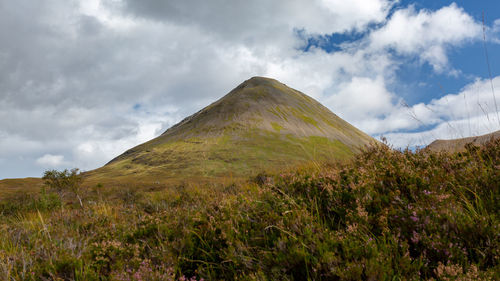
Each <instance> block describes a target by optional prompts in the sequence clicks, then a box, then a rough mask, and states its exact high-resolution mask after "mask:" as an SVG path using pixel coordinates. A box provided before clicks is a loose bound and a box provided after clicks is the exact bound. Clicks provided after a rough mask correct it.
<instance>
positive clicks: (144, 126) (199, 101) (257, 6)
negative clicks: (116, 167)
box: [0, 0, 500, 179]
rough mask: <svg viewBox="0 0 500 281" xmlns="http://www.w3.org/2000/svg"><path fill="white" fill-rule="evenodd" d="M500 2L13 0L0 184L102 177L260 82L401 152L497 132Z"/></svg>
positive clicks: (3, 49) (5, 28)
mask: <svg viewBox="0 0 500 281" xmlns="http://www.w3.org/2000/svg"><path fill="white" fill-rule="evenodd" d="M491 2H492V1H486V0H483V1H475V2H474V3H466V2H465V1H427V0H425V1H389V0H365V1H363V0H358V1H349V3H346V2H344V1H335V0H331V1H310V2H309V1H302V2H301V1H296V2H292V3H289V2H287V1H284V0H283V1H275V2H272V3H268V2H266V1H255V2H251V3H247V2H245V1H235V2H234V3H233V4H232V5H226V4H225V2H224V1H214V2H211V3H206V2H203V1H197V0H190V1H178V2H170V3H164V2H162V1H155V0H147V1H141V2H135V1H130V0H92V1H84V0H73V1H63V0H52V1H49V2H44V3H32V2H31V1H27V0H21V1H16V2H5V3H3V4H2V5H1V6H0V7H1V8H0V23H1V24H0V34H1V36H2V38H3V39H4V40H2V43H1V44H0V71H1V73H2V75H1V76H0V77H2V78H0V79H1V82H0V120H2V121H1V122H0V136H2V140H1V141H0V179H5V178H24V177H40V176H42V174H43V171H45V170H48V169H65V168H73V167H77V168H80V169H81V170H91V169H95V168H98V167H100V166H102V165H104V164H105V163H106V162H108V161H109V160H111V159H112V158H114V157H116V156H118V155H119V154H121V153H123V152H124V151H126V150H127V149H129V148H132V147H134V146H136V145H138V144H140V143H143V142H145V141H148V140H150V139H152V138H154V137H157V136H159V135H160V134H162V133H163V132H165V131H166V130H167V128H169V127H171V126H172V125H174V124H176V123H177V122H179V121H181V120H182V119H183V118H185V117H187V116H189V115H191V114H193V113H195V112H197V111H198V110H200V109H201V108H204V107H205V106H208V105H209V104H210V103H211V102H214V101H216V100H218V99H219V98H221V97H222V96H224V95H225V94H227V93H228V92H229V91H230V90H231V89H233V88H234V87H236V86H237V85H238V84H240V83H241V82H243V81H244V80H246V79H249V78H250V77H254V76H264V77H269V78H273V79H276V80H278V81H280V82H282V83H284V84H286V85H288V86H289V87H292V88H294V89H297V90H299V91H301V92H303V93H305V94H306V95H309V96H311V97H312V98H314V99H315V100H317V101H319V102H320V103H322V104H323V105H324V106H326V107H327V108H328V109H330V110H331V111H332V112H333V113H335V114H336V115H338V116H339V117H341V118H342V119H344V120H345V121H347V122H349V123H350V124H352V125H353V126H355V127H357V128H358V129H360V130H362V131H363V132H366V133H367V134H369V135H370V136H372V137H374V138H376V139H380V138H381V137H382V136H383V137H385V138H387V140H388V141H389V143H390V144H392V145H394V146H395V147H396V148H404V147H417V146H423V145H427V144H429V143H430V142H432V141H433V140H435V139H452V138H462V137H470V136H477V135H483V134H486V133H491V132H494V131H497V130H500V116H499V107H500V96H499V95H498V93H499V92H500V90H499V89H500V67H499V66H498V65H496V64H495V62H498V61H500V3H491ZM483 15H484V22H483Z"/></svg>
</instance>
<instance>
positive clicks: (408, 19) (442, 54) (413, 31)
mask: <svg viewBox="0 0 500 281" xmlns="http://www.w3.org/2000/svg"><path fill="white" fill-rule="evenodd" d="M480 35H481V24H480V23H478V22H476V21H475V20H474V19H473V18H472V17H471V16H470V15H468V14H467V13H466V12H465V11H464V10H463V9H462V8H460V7H458V6H457V5H456V4H455V3H452V4H451V5H449V6H447V7H443V8H441V9H439V10H437V11H435V12H431V11H427V10H420V11H416V10H415V8H413V7H411V6H410V7H409V8H405V9H400V10H397V11H396V12H394V14H393V15H392V17H391V18H390V19H389V21H388V22H387V24H385V25H384V26H383V27H382V28H380V29H378V30H376V31H375V32H373V33H371V35H370V44H371V46H372V48H375V49H385V48H392V49H394V50H396V51H397V52H398V53H400V54H403V55H420V58H421V59H422V60H423V61H425V62H428V63H430V64H431V65H432V66H433V67H434V69H435V70H436V71H438V72H441V71H443V70H445V69H446V68H447V67H448V58H447V56H446V49H447V48H448V47H449V46H451V45H454V46H456V45H460V44H462V43H464V42H465V41H467V40H472V39H477V38H479V37H480Z"/></svg>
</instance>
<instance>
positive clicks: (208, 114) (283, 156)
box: [86, 77, 375, 186]
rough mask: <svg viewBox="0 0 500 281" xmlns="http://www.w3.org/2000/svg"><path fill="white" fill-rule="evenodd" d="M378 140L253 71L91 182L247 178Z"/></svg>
mask: <svg viewBox="0 0 500 281" xmlns="http://www.w3.org/2000/svg"><path fill="white" fill-rule="evenodd" d="M371 142H375V140H373V139H372V138H371V137H370V136H368V135H366V134H365V133H363V132H361V131H359V130H358V129H356V128H355V127H353V126H352V125H350V124H349V123H347V122H346V121H344V120H342V119H341V118H339V117H338V116H336V115H335V114H333V113H332V112H331V111H330V110H328V109H327V108H326V107H324V106H322V105H321V104H320V103H319V102H317V101H315V100H314V99H312V98H311V97H309V96H307V95H305V94H303V93H301V92H299V91H296V90H294V89H292V88H289V87H287V86H286V85H284V84H282V83H280V82H278V81H276V80H274V79H269V78H264V77H253V78H251V79H249V80H247V81H245V82H243V83H242V84H240V85H239V86H238V87H236V88H235V89H234V90H232V91H231V92H230V93H228V94H227V95H226V96H224V97H223V98H221V99H219V100H218V101H216V102H214V103H212V104H211V105H209V106H207V107H205V108H204V109H202V110H200V111H199V112H197V113H195V114H193V115H192V116H189V117H187V118H186V119H184V120H182V121H181V122H179V123H178V124H176V125H174V126H172V127H171V128H170V129H168V130H167V131H166V132H165V133H163V134H162V135H160V136H159V137H157V138H155V139H153V140H151V141H148V142H146V143H144V144H141V145H139V146H136V147H134V148H132V149H130V150H128V151H126V152H125V153H123V154H122V155H120V156H118V157H116V158H115V159H113V160H112V161H111V162H110V163H108V164H107V165H106V166H104V167H102V168H99V169H97V170H94V171H90V172H88V173H87V174H86V182H87V183H89V182H90V183H97V182H104V183H106V184H107V185H111V184H112V185H115V186H117V185H120V183H121V184H122V185H123V184H125V185H135V186H140V185H152V184H153V183H155V185H162V186H165V185H172V184H180V183H182V182H183V181H185V180H186V179H187V178H189V179H191V180H192V179H194V180H196V182H214V181H220V179H222V180H223V179H224V178H226V177H228V176H229V175H231V176H232V177H234V178H245V179H246V178H248V176H250V175H252V174H256V173H259V172H261V171H277V170H281V169H286V168H289V167H291V166H295V165H297V164H301V163H305V162H307V161H324V160H327V159H328V160H331V159H332V158H334V159H335V160H343V159H347V158H351V156H352V155H353V154H354V153H357V152H359V150H360V148H362V147H363V146H365V145H368V144H370V143H371ZM329 158H330V159H329ZM107 179H112V181H110V180H107Z"/></svg>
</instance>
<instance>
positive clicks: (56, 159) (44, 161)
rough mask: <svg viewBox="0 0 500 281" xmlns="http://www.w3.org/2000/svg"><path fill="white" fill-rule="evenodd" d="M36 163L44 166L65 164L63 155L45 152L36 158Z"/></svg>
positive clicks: (50, 166) (51, 166) (54, 166)
mask: <svg viewBox="0 0 500 281" xmlns="http://www.w3.org/2000/svg"><path fill="white" fill-rule="evenodd" d="M36 163H37V164H38V165H40V166H42V167H44V168H56V167H60V166H61V165H63V164H65V162H64V156H63V155H52V154H45V155H44V156H42V157H40V158H38V159H36Z"/></svg>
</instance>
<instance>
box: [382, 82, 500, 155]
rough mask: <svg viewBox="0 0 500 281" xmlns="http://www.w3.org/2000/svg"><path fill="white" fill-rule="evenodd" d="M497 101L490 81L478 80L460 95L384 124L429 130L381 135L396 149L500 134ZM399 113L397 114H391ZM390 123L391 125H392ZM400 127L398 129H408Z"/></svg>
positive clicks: (414, 109)
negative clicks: (401, 122) (397, 122)
mask: <svg viewBox="0 0 500 281" xmlns="http://www.w3.org/2000/svg"><path fill="white" fill-rule="evenodd" d="M492 82H493V86H494V89H498V88H499V87H500V76H497V77H495V78H494V79H493V81H492ZM498 98H499V97H497V96H496V95H495V94H494V92H493V91H492V88H491V84H490V81H489V80H483V79H477V80H476V81H474V82H473V83H471V84H469V85H466V86H465V87H464V88H463V89H462V90H461V91H460V92H459V93H455V94H448V95H445V96H443V97H441V98H439V99H434V100H432V101H431V102H429V103H428V104H423V103H419V104H416V105H414V106H412V107H405V108H400V109H399V110H403V111H400V112H404V110H406V113H407V117H404V116H394V115H390V116H388V118H387V120H383V121H384V123H389V124H390V123H391V122H393V121H394V120H405V119H406V120H407V121H411V119H413V123H414V124H415V125H417V127H430V128H431V129H427V130H421V131H419V132H413V133H408V132H391V131H387V132H388V133H387V134H384V135H385V137H387V139H388V140H389V141H390V142H391V143H392V144H394V145H395V146H397V147H405V146H423V145H426V144H428V143H430V142H432V141H433V140H435V139H454V138H463V137H468V136H477V135H482V134H487V133H490V132H494V131H497V130H500V112H499V111H498V107H497V106H495V103H497V104H498V101H499V100H498ZM394 112H398V111H396V110H395V111H394ZM391 120H392V121H391ZM408 127H409V126H403V127H401V128H400V129H403V128H408Z"/></svg>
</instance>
